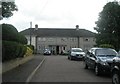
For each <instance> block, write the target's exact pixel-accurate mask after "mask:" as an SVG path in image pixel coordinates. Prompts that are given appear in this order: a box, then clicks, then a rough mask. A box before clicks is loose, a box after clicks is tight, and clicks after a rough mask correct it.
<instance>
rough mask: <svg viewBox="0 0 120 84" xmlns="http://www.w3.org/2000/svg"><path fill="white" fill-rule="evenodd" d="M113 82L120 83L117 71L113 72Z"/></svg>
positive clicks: (114, 83)
mask: <svg viewBox="0 0 120 84" xmlns="http://www.w3.org/2000/svg"><path fill="white" fill-rule="evenodd" d="M112 83H113V84H120V77H119V75H118V73H117V72H113V74H112Z"/></svg>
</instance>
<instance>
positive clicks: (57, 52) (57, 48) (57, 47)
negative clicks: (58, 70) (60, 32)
mask: <svg viewBox="0 0 120 84" xmlns="http://www.w3.org/2000/svg"><path fill="white" fill-rule="evenodd" d="M56 54H57V55H58V54H59V46H56Z"/></svg>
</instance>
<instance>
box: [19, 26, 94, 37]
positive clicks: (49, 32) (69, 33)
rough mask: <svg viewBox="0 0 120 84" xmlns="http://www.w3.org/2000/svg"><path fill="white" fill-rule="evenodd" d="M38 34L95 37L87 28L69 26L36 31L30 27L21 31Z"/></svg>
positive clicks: (44, 35) (45, 35)
mask: <svg viewBox="0 0 120 84" xmlns="http://www.w3.org/2000/svg"><path fill="white" fill-rule="evenodd" d="M30 31H31V35H37V36H41V37H51V36H56V37H78V36H79V37H94V36H95V33H93V32H91V31H88V30H85V29H79V30H76V29H67V28H38V30H37V31H36V30H35V28H29V29H26V30H23V31H21V32H20V33H22V34H24V35H30Z"/></svg>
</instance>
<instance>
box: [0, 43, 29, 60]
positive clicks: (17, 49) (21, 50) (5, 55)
mask: <svg viewBox="0 0 120 84" xmlns="http://www.w3.org/2000/svg"><path fill="white" fill-rule="evenodd" d="M26 50H27V47H26V46H24V45H22V44H19V43H17V42H13V41H2V61H3V62H4V61H8V60H11V59H15V58H18V57H23V56H24V54H25V53H26Z"/></svg>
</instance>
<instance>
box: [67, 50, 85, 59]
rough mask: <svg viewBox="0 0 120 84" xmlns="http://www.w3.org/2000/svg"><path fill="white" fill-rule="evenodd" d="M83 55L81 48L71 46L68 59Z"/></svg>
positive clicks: (81, 57) (80, 57)
mask: <svg viewBox="0 0 120 84" xmlns="http://www.w3.org/2000/svg"><path fill="white" fill-rule="evenodd" d="M84 56H85V52H84V51H83V50H82V49H81V48H71V50H70V52H69V55H68V59H70V60H73V59H83V58H84Z"/></svg>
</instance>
